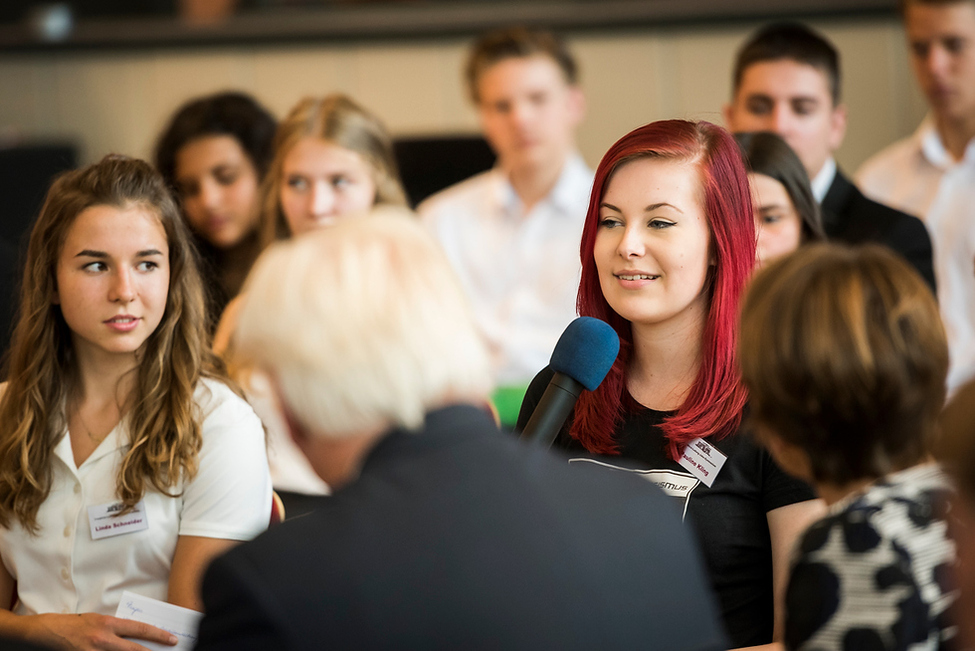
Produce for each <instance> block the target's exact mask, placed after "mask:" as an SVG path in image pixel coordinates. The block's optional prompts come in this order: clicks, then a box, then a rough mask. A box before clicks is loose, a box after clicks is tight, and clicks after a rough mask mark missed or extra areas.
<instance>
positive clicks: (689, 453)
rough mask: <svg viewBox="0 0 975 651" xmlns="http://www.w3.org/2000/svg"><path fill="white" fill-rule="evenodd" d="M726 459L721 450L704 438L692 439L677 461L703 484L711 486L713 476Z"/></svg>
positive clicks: (716, 474) (719, 470)
mask: <svg viewBox="0 0 975 651" xmlns="http://www.w3.org/2000/svg"><path fill="white" fill-rule="evenodd" d="M727 460H728V457H727V456H726V455H725V454H724V453H723V452H721V450H719V449H718V448H716V447H714V446H713V445H711V444H710V443H708V442H707V441H705V440H704V439H694V440H693V441H691V442H690V443H688V444H687V446H686V447H685V448H684V452H683V454H682V455H681V458H680V459H679V460H678V461H677V463H679V464H680V465H681V466H683V467H684V468H687V470H688V471H689V472H690V473H691V474H692V475H694V476H695V477H697V478H698V479H700V480H701V481H702V482H703V483H704V485H705V486H707V487H708V488H711V484H713V483H714V478H715V477H717V476H718V473H719V472H721V467H722V466H724V462H725V461H727Z"/></svg>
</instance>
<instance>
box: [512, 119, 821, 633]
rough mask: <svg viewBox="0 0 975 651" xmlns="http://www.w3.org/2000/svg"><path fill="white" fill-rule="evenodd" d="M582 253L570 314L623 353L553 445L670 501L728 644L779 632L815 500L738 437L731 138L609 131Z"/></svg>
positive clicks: (737, 274)
mask: <svg viewBox="0 0 975 651" xmlns="http://www.w3.org/2000/svg"><path fill="white" fill-rule="evenodd" d="M581 252H582V280H581V284H580V286H579V302H578V307H579V312H580V314H582V315H585V316H594V317H597V318H599V319H602V320H604V321H606V322H608V323H609V324H610V325H612V326H613V328H614V329H615V330H616V332H617V333H618V334H619V337H620V342H621V346H620V353H619V356H618V358H617V360H616V362H615V364H614V365H613V368H612V370H611V371H610V372H609V375H608V376H607V377H606V379H605V380H604V381H603V383H602V385H601V386H600V387H599V388H598V389H597V390H596V391H594V392H592V393H589V392H584V393H583V395H582V396H581V397H580V399H579V402H578V403H577V404H576V407H575V411H574V414H573V417H572V418H571V419H570V423H568V424H567V425H566V426H565V428H564V429H563V431H562V433H561V435H560V436H559V438H558V439H557V441H556V446H558V447H561V448H564V449H566V450H567V451H569V452H570V454H572V456H574V457H577V458H580V459H586V460H592V458H593V457H600V463H603V464H606V465H610V466H613V467H617V468H623V469H628V470H634V471H637V472H640V473H644V474H645V475H646V477H647V479H649V480H650V481H653V482H654V483H656V484H657V485H659V486H660V487H661V488H662V489H663V490H664V491H666V492H667V493H669V494H671V495H673V496H674V497H675V498H676V499H679V500H680V504H681V508H682V510H683V512H684V514H685V516H689V518H690V520H691V521H692V522H693V523H694V527H695V529H696V531H697V533H698V540H699V541H700V544H701V548H702V551H703V553H704V556H705V558H706V561H707V564H708V569H709V572H710V576H711V580H712V583H713V586H714V588H715V591H716V593H717V596H718V599H719V605H720V607H721V611H722V615H723V618H724V622H725V626H726V628H727V631H728V634H729V637H730V638H731V641H732V643H733V644H734V646H739V647H741V646H750V645H758V644H767V643H770V642H772V640H773V639H780V638H779V636H778V634H779V628H780V627H779V626H774V625H773V624H774V622H779V621H780V617H775V616H774V613H775V609H774V607H773V603H774V598H773V595H776V594H780V589H775V588H779V587H780V584H781V582H782V581H784V578H785V575H786V572H787V567H786V566H787V563H788V554H789V549H790V546H791V543H792V541H793V540H794V538H795V535H796V534H797V533H798V531H800V530H801V529H802V528H803V526H804V525H805V524H806V523H807V522H808V521H810V519H811V518H813V517H815V516H817V515H818V514H820V512H821V508H822V507H821V504H820V503H819V502H818V501H812V500H813V498H814V494H813V492H812V490H811V489H810V488H809V487H808V486H807V485H805V484H803V483H801V482H799V481H796V480H794V479H791V478H789V477H788V476H787V475H785V474H784V473H782V472H781V471H780V470H779V468H778V467H777V466H776V465H775V464H774V463H773V462H772V460H771V458H770V457H769V455H768V454H767V453H766V452H765V451H764V450H763V449H762V448H760V447H759V446H758V445H756V443H755V442H754V441H753V440H752V438H751V436H750V435H748V434H747V433H746V432H745V431H740V430H739V428H740V426H741V421H742V412H743V410H744V408H745V403H746V401H747V393H746V391H745V389H744V387H743V386H742V384H741V381H740V377H739V372H738V365H737V361H736V357H735V344H736V327H737V326H736V320H737V315H738V301H739V298H740V297H741V295H742V292H743V290H744V287H745V284H746V282H747V281H748V278H749V276H750V274H751V271H752V267H753V266H754V264H755V228H754V223H753V219H752V210H751V198H750V195H749V189H748V178H747V175H746V171H745V168H744V165H743V163H742V160H741V155H740V153H739V151H738V147H737V145H736V144H735V141H734V139H733V138H732V137H731V136H730V134H728V133H727V132H726V131H724V130H723V129H721V128H719V127H716V126H714V125H712V124H709V123H707V122H696V123H695V122H687V121H683V120H668V121H662V122H655V123H653V124H649V125H646V126H644V127H641V128H639V129H636V130H634V131H632V132H630V133H629V134H627V135H626V136H624V137H623V138H621V139H620V140H619V141H618V142H617V143H616V144H615V145H613V147H612V148H610V150H609V151H608V152H607V153H606V155H605V156H604V157H603V160H602V162H601V163H600V164H599V168H598V169H597V171H596V178H595V181H594V184H593V192H592V197H591V199H590V203H589V212H588V214H587V217H586V225H585V228H584V230H583V235H582V246H581ZM550 378H551V371H550V370H549V369H546V370H545V371H543V372H542V373H540V374H539V375H538V377H536V378H535V381H534V382H533V383H532V386H531V387H530V388H529V391H528V395H527V396H526V398H525V404H523V405H522V414H521V421H522V423H521V424H522V425H524V423H525V422H526V421H527V419H528V417H529V416H530V415H531V413H532V411H533V409H534V407H535V405H536V404H537V402H538V400H539V399H540V398H541V394H542V393H543V391H544V389H545V387H546V386H547V384H548V381H549V379H550ZM697 439H704V440H705V442H706V443H707V444H708V447H709V448H710V449H711V450H712V454H711V456H710V458H709V460H710V461H711V462H714V463H715V464H718V465H720V458H721V457H722V456H723V457H726V458H727V461H726V462H724V464H723V466H722V467H720V469H716V468H712V469H711V471H710V472H709V474H708V475H707V476H705V475H703V474H702V473H701V472H700V471H696V472H691V471H689V470H687V469H685V466H684V465H681V464H680V463H679V462H678V460H679V459H680V458H681V456H682V455H683V453H684V451H685V449H686V448H687V447H688V444H690V443H691V442H694V441H696V440H697ZM706 463H707V462H704V464H705V465H706ZM715 473H716V474H715ZM709 482H713V483H711V485H710V486H709V485H708V483H709ZM647 562H666V559H648V560H647ZM773 586H775V588H773Z"/></svg>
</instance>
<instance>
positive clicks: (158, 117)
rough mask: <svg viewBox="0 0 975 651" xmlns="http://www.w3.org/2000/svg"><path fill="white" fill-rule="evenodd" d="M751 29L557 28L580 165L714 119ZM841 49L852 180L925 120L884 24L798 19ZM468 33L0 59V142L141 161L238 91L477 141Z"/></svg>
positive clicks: (897, 44) (23, 54) (283, 107)
mask: <svg viewBox="0 0 975 651" xmlns="http://www.w3.org/2000/svg"><path fill="white" fill-rule="evenodd" d="M762 22H763V21H755V22H743V21H736V22H734V23H733V24H731V23H727V22H726V23H718V24H710V25H708V24H704V25H682V26H669V27H662V28H652V27H644V28H639V29H632V30H626V29H618V28H617V29H614V30H612V31H609V30H604V31H578V30H577V31H574V32H564V35H565V36H566V38H567V40H568V41H569V43H570V45H571V46H572V48H573V49H574V51H575V52H576V54H577V57H578V59H579V61H580V64H581V70H582V86H583V88H584V89H585V91H586V94H587V96H588V105H589V110H588V117H587V119H586V121H585V124H584V126H583V128H582V130H581V132H580V139H579V140H580V141H579V145H580V148H581V150H582V153H583V155H584V156H585V158H586V160H587V161H588V162H589V164H590V165H592V166H595V164H596V163H597V162H598V160H599V158H600V156H601V155H602V153H603V152H604V151H605V150H606V149H607V147H608V146H609V145H610V144H612V143H613V142H614V141H615V140H616V139H617V138H618V137H619V136H621V135H622V134H624V133H625V132H627V131H628V130H630V129H632V128H633V127H636V126H638V125H640V124H643V123H646V122H649V121H652V120H656V119H661V118H670V117H688V118H701V119H707V120H711V121H715V122H719V123H720V122H721V113H720V111H721V106H722V104H723V103H725V102H726V101H728V98H729V93H730V75H731V66H732V61H733V57H734V54H735V51H736V49H737V47H738V46H739V45H740V44H741V43H742V41H743V40H744V39H745V38H746V37H747V36H748V35H749V34H750V33H751V32H752V31H753V30H754V29H755V28H757V27H758V26H759V25H761V24H762ZM808 22H809V24H811V25H812V26H813V27H815V28H817V29H819V30H821V31H822V32H823V33H824V34H825V35H826V36H827V37H828V38H830V39H831V40H832V41H833V42H834V43H835V44H836V45H837V47H838V48H839V50H840V52H841V55H842V58H843V66H844V75H845V79H844V84H843V92H844V97H845V101H846V103H847V105H848V108H849V131H848V134H847V138H846V142H845V143H844V146H843V148H842V149H841V150H840V152H839V154H838V159H839V162H840V164H841V165H843V166H844V167H846V168H847V169H848V170H849V171H851V172H852V171H853V170H854V169H855V168H856V167H857V166H858V165H859V164H860V163H861V162H862V161H863V160H864V159H865V158H866V157H867V156H869V155H870V154H872V153H874V152H875V151H877V150H878V149H880V148H881V147H883V146H884V145H886V144H888V143H890V142H892V141H893V140H895V139H897V138H899V137H902V136H903V135H905V134H907V133H910V132H911V131H912V130H913V129H914V128H915V127H916V125H917V123H918V122H919V121H920V120H921V118H922V117H923V114H924V104H923V99H922V98H921V96H920V94H919V92H918V91H917V89H916V87H915V84H914V82H913V79H912V78H911V73H910V70H909V67H908V62H907V53H906V48H905V44H904V36H903V30H902V28H901V26H900V23H899V22H898V20H897V18H896V17H895V16H894V15H893V14H890V15H880V16H866V17H847V18H840V19H830V18H820V19H816V20H811V21H808ZM468 43H469V38H467V37H460V36H457V37H448V38H427V39H424V38H420V39H412V40H404V39H398V40H394V41H385V42H384V41H381V40H375V39H373V40H365V41H358V42H356V41H350V40H343V41H341V42H339V43H337V44H329V43H321V44H315V43H307V42H303V43H302V44H301V45H288V44H282V43H276V44H264V45H261V44H254V45H236V46H233V45H228V46H212V45H211V46H207V47H198V46H194V47H181V48H180V47H173V46H167V47H157V48H151V47H150V48H129V49H123V50H111V49H89V50H86V49H63V50H54V51H30V50H27V51H17V50H14V51H7V52H3V51H0V143H2V142H6V143H11V142H16V141H21V140H30V141H38V140H40V141H51V140H68V141H72V142H74V143H76V145H77V146H78V151H79V157H80V161H79V162H82V163H84V162H88V161H93V160H96V159H98V158H99V157H101V156H102V155H103V154H105V153H108V152H120V153H125V154H130V155H135V156H142V157H148V156H150V155H151V151H152V147H153V143H154V140H155V137H156V134H158V132H159V131H160V129H161V128H162V126H163V124H164V122H165V121H166V120H167V118H168V116H169V115H170V114H171V113H172V112H173V110H174V109H175V108H176V107H177V106H178V105H180V104H181V103H183V102H184V101H185V100H187V99H188V98H190V97H193V96H196V95H200V94H204V93H209V92H213V91H218V90H223V89H229V88H237V89H242V90H245V91H248V92H250V93H253V94H254V95H255V96H256V97H258V98H259V99H260V100H262V101H263V102H264V103H265V104H266V105H267V106H268V107H269V108H271V109H272V110H273V111H274V112H275V113H277V114H278V116H282V115H283V114H284V113H285V112H286V111H287V109H288V108H289V107H290V106H291V105H293V104H294V103H295V102H296V101H297V100H298V99H299V98H300V97H302V96H303V95H307V94H317V95H321V94H325V93H329V92H333V91H343V92H346V93H349V94H350V95H352V96H353V97H355V98H356V99H357V100H359V101H360V102H362V103H363V104H364V105H366V106H367V107H369V108H370V109H372V110H374V111H375V112H376V113H377V114H378V115H380V116H381V117H382V118H383V119H384V120H385V121H386V124H387V126H388V127H389V128H390V130H391V131H392V132H393V134H394V135H396V136H408V135H429V134H439V133H469V132H476V131H477V118H476V114H475V112H474V111H473V109H472V108H471V106H470V105H469V103H468V101H467V99H466V93H465V89H464V87H463V84H462V78H461V67H462V64H463V58H464V54H465V51H466V48H467V45H468Z"/></svg>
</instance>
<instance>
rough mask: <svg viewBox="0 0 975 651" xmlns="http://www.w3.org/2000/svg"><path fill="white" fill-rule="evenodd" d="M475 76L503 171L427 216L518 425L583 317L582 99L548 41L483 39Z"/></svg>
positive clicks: (564, 55)
mask: <svg viewBox="0 0 975 651" xmlns="http://www.w3.org/2000/svg"><path fill="white" fill-rule="evenodd" d="M466 75H467V82H468V89H469V92H470V95H471V99H472V101H473V102H474V104H475V106H476V107H477V111H478V114H479V116H480V121H481V126H482V129H483V131H484V136H485V138H486V139H487V141H488V143H489V144H490V145H491V148H492V149H493V150H494V152H495V153H496V154H497V164H496V166H495V167H494V169H492V170H489V171H487V172H484V173H482V174H478V175H476V176H474V177H471V178H470V179H467V180H465V181H463V182H461V183H458V184H457V185H454V186H452V187H450V188H447V189H446V190H444V191H442V192H440V193H438V194H436V195H434V196H433V197H431V198H429V199H427V200H426V201H424V202H423V203H422V204H420V206H419V207H418V212H419V213H420V215H421V217H422V218H423V220H424V223H425V224H426V225H427V227H428V228H429V229H430V231H431V232H432V233H433V234H434V235H435V236H436V237H437V239H438V240H439V241H440V243H441V244H442V245H443V247H444V249H445V250H446V251H447V255H448V257H449V258H450V261H451V263H452V264H453V266H454V268H455V269H456V270H457V272H458V274H459V276H460V278H461V282H462V283H463V285H464V288H465V290H466V291H467V294H468V296H469V297H470V299H471V301H472V304H473V308H474V312H475V318H476V320H477V323H478V326H479V328H480V329H481V331H482V333H483V334H484V336H485V337H486V339H487V341H488V344H489V346H490V349H491V354H492V358H493V361H494V368H495V373H496V380H497V382H498V384H499V386H501V387H508V388H509V392H507V393H508V395H509V400H510V402H511V404H512V405H513V409H514V411H513V412H511V411H508V412H507V413H506V410H505V409H503V408H502V409H501V411H502V420H504V421H506V422H509V423H510V422H513V420H514V418H515V417H517V411H516V410H517V405H518V404H520V396H521V395H522V394H523V393H524V388H525V387H527V386H528V383H529V381H530V380H531V379H532V377H533V376H534V375H535V373H537V372H538V371H539V370H540V369H541V368H543V367H544V366H545V365H546V364H548V361H549V357H550V356H551V353H552V349H553V348H554V347H555V343H556V342H557V341H558V338H559V335H560V334H561V333H562V331H563V330H564V328H565V327H566V326H567V325H568V324H569V322H570V321H571V320H572V319H573V318H574V317H575V297H576V291H577V289H578V286H579V272H580V268H581V267H580V261H579V242H580V239H581V236H582V225H583V222H584V221H585V215H586V210H587V208H588V204H589V192H590V189H591V187H592V178H593V173H592V170H590V169H589V168H588V167H587V166H586V164H585V162H584V161H583V160H582V157H581V156H580V155H579V154H578V152H577V150H576V144H575V132H576V129H577V128H578V126H579V123H580V122H581V120H582V118H583V115H584V112H585V99H584V97H583V93H582V90H581V89H580V88H579V86H578V83H577V68H576V64H575V61H574V60H573V58H572V56H571V54H570V53H569V52H568V50H567V49H566V47H565V45H564V44H563V43H562V42H561V41H560V40H559V39H558V38H556V37H555V36H554V35H552V34H550V33H547V32H541V31H534V30H528V29H525V28H511V29H505V30H501V31H497V32H492V33H489V34H487V35H485V36H484V37H482V38H481V39H480V40H478V41H477V43H476V44H475V45H474V47H473V48H472V50H471V53H470V55H469V58H468V62H467V69H466ZM512 393H513V394H514V395H513V396H512V395H511V394H512Z"/></svg>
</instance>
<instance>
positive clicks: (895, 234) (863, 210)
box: [822, 170, 935, 292]
mask: <svg viewBox="0 0 975 651" xmlns="http://www.w3.org/2000/svg"><path fill="white" fill-rule="evenodd" d="M822 207H823V228H824V229H825V230H826V237H827V238H829V239H831V240H838V241H840V242H846V243H847V244H863V243H865V242H877V243H879V244H884V245H886V246H888V247H890V248H891V249H893V250H894V251H896V252H897V253H900V254H901V256H903V257H904V259H905V260H907V262H908V263H910V265H911V266H912V267H914V268H915V269H916V270H917V272H918V273H919V274H921V277H922V278H924V280H925V282H927V283H928V286H930V287H931V291H932V292H933V291H935V282H934V266H933V263H932V262H931V237H930V236H929V235H928V230H927V228H925V226H924V224H923V223H922V222H921V220H920V219H918V218H917V217H913V216H911V215H908V214H907V213H903V212H901V211H899V210H894V209H893V208H891V207H889V206H885V205H883V204H882V203H877V202H876V201H873V200H871V199H868V198H867V197H865V196H864V195H863V193H862V192H860V190H859V189H857V187H856V186H855V185H853V184H852V183H850V181H849V179H847V178H846V177H845V176H844V175H843V173H842V172H840V171H839V170H837V171H836V178H835V179H833V184H832V185H831V186H829V191H828V192H827V193H826V197H825V198H824V199H823V205H822Z"/></svg>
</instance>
